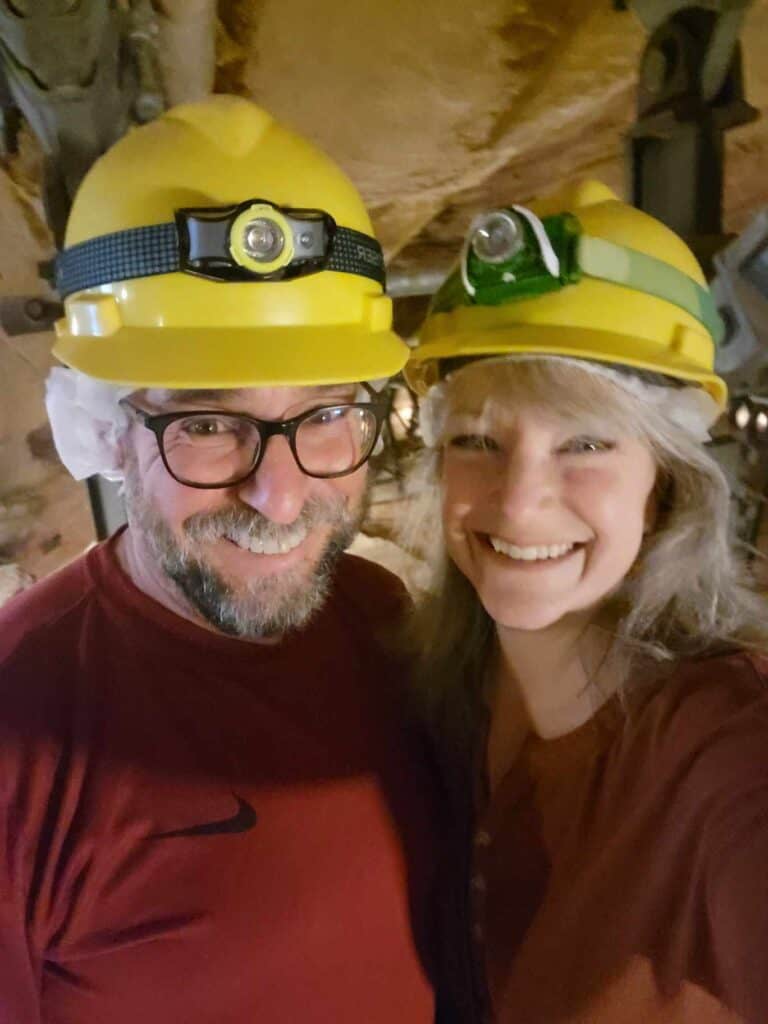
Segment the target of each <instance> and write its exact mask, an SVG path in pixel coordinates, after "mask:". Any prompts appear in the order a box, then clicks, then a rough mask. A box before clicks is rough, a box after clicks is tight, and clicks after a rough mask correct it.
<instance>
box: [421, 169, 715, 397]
mask: <svg viewBox="0 0 768 1024" xmlns="http://www.w3.org/2000/svg"><path fill="white" fill-rule="evenodd" d="M722 330H723V326H722V322H721V320H720V317H719V316H718V314H717V310H716V308H715V305H714V302H713V301H712V298H711V295H710V293H709V290H708V288H707V284H706V280H705V278H704V275H703V274H702V271H701V268H700V267H699V265H698V263H697V262H696V259H695V258H694V256H693V254H692V253H691V251H690V250H689V249H688V247H687V246H686V245H685V243H684V242H683V241H682V240H681V239H680V238H678V236H677V235H675V234H674V232H672V231H670V230H669V228H667V227H665V226H664V225H663V224H662V223H661V222H660V221H658V220H655V219H654V218H653V217H650V216H649V215H648V214H646V213H643V212H641V211H640V210H637V209H635V208H634V207H632V206H629V205H627V204H626V203H623V202H621V201H620V200H619V199H618V197H617V196H616V195H615V194H614V193H613V192H612V191H611V190H610V189H609V188H607V187H606V186H605V185H603V184H601V183H600V182H596V181H586V182H580V183H577V184H575V185H571V186H569V187H567V188H566V189H564V190H563V191H562V192H560V193H558V194H556V195H552V196H550V197H548V198H546V199H542V200H540V201H538V202H534V203H531V204H530V206H529V207H521V206H511V207H509V208H506V209H499V210H493V211H490V212H488V213H486V214H483V215H481V216H480V217H479V218H476V219H475V221H474V222H473V224H472V226H471V228H470V231H469V235H468V236H467V241H466V243H465V246H464V250H463V252H462V256H461V259H460V261H459V267H458V269H457V270H456V271H455V272H454V273H453V274H451V275H450V277H449V278H448V280H447V281H446V282H445V283H444V284H443V286H442V287H441V288H440V290H439V291H438V293H437V294H436V295H435V297H434V300H433V302H432V306H431V308H430V312H429V314H428V315H427V319H426V321H425V323H424V326H423V328H422V331H421V334H420V341H419V345H418V347H417V348H416V349H415V350H414V351H413V352H412V354H411V361H410V362H409V365H408V367H407V368H406V378H407V379H408V381H409V383H410V384H411V386H412V387H413V388H414V389H415V390H416V391H418V392H420V393H422V394H423V393H425V392H426V391H427V390H428V388H429V387H430V386H431V385H432V384H433V383H435V382H436V381H437V380H438V379H439V378H440V376H441V375H444V374H442V373H441V364H442V366H443V368H445V365H446V364H445V362H444V361H445V360H452V359H457V358H463V359H467V358H473V357H481V356H490V355H503V354H505V353H526V354H536V353H541V354H542V355H553V356H569V357H571V358H580V359H589V360H594V361H597V362H603V363H612V364H618V365H624V366H629V367H634V368H636V369H642V370H650V371H654V372H656V373H660V374H664V375H665V376H668V377H673V378H676V379H678V380H683V381H691V382H693V383H695V384H698V385H700V386H701V387H703V388H704V389H705V390H706V391H708V392H709V393H710V394H711V395H712V397H713V398H714V399H715V401H716V402H717V403H718V404H719V405H720V406H723V405H724V404H725V402H726V398H727V388H726V385H725V383H724V381H722V380H721V379H720V378H719V377H718V376H716V375H715V374H714V373H713V366H714V355H715V346H716V344H717V342H718V341H720V340H721V337H722Z"/></svg>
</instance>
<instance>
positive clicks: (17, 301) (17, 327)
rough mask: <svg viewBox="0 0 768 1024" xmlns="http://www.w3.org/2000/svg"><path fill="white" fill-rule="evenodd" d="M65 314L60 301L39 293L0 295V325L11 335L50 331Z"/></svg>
mask: <svg viewBox="0 0 768 1024" xmlns="http://www.w3.org/2000/svg"><path fill="white" fill-rule="evenodd" d="M63 315H64V307H63V306H62V304H61V303H60V302H52V301H51V300H50V299H45V298H41V297H40V296H38V295H3V296H2V297H0V327H2V329H3V330H4V331H5V333H6V334H7V335H9V336H10V337H14V336H15V335H19V334H37V333H38V332H39V331H50V330H51V328H52V327H53V325H54V324H55V323H56V321H57V320H58V319H59V318H60V317H62V316H63Z"/></svg>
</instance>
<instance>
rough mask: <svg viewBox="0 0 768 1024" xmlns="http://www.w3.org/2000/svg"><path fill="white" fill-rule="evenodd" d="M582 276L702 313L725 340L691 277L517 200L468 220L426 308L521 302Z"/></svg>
mask: <svg viewBox="0 0 768 1024" xmlns="http://www.w3.org/2000/svg"><path fill="white" fill-rule="evenodd" d="M583 277H592V278H597V279H599V280H602V281H609V282H611V283H612V284H618V285H623V286H624V287H626V288H631V289H633V290H635V291H640V292H645V293H646V294H648V295H654V296H655V297H656V298H659V299H664V300H666V301H667V302H671V303H673V304H674V305H676V306H679V307H680V308H681V309H684V310H685V311H686V312H687V313H690V314H691V316H693V317H695V318H696V319H697V320H699V321H700V322H701V324H702V325H703V326H704V327H705V328H706V330H707V331H708V332H709V334H710V335H711V336H712V338H713V339H714V341H715V344H719V343H720V342H721V341H722V338H723V335H724V326H723V322H722V320H721V319H720V316H719V315H718V312H717V309H716V307H715V304H714V301H713V299H712V296H711V295H710V293H709V291H708V290H707V289H706V288H703V287H702V286H701V285H700V284H699V283H698V282H697V281H694V280H693V278H691V277H688V275H687V274H684V273H682V271H680V270H678V269H677V268H676V267H673V266H670V264H668V263H664V262H663V261H662V260H658V259H656V258H654V257H653V256H648V255H647V254H646V253H642V252H638V251H637V250H636V249H630V248H628V247H627V246H623V245H616V244H615V243H614V242H609V241H607V240H605V239H603V238H597V237H594V236H590V235H587V234H585V233H584V232H583V230H582V227H581V223H580V221H579V219H578V217H576V216H575V215H574V214H572V213H560V214H557V215H555V216H552V217H543V218H541V219H540V218H539V217H537V216H536V214H534V213H533V212H532V211H531V210H528V209H526V208H525V207H522V206H511V207H508V208H505V209H499V210H491V211H489V212H487V213H483V214H481V215H480V216H479V217H477V218H476V219H475V220H474V221H473V222H472V224H471V226H470V229H469V233H468V234H467V238H466V241H465V243H464V248H463V250H462V254H461V259H460V261H459V267H458V269H457V270H456V271H454V273H452V274H451V275H450V276H449V277H448V279H447V280H446V281H445V283H444V284H443V285H442V287H441V288H440V290H439V291H438V292H437V294H436V295H435V298H434V300H433V303H432V308H431V312H432V313H447V312H450V310H452V309H455V308H456V307H457V306H471V305H480V306H498V305H502V304H505V303H508V302H519V301H522V300H524V299H531V298H535V297H537V296H539V295H544V294H545V293H547V292H553V291H558V290H560V289H561V288H565V287H567V286H568V285H572V284H577V283H578V282H579V281H580V280H581V279H582V278H583Z"/></svg>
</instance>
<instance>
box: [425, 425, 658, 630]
mask: <svg viewBox="0 0 768 1024" xmlns="http://www.w3.org/2000/svg"><path fill="white" fill-rule="evenodd" d="M590 421H591V425H590V427H589V429H586V427H585V426H584V424H580V423H579V421H578V420H574V419H573V418H568V419H565V418H562V417H559V416H558V415H557V414H556V413H555V412H553V411H552V410H551V409H544V408H541V407H540V406H524V407H521V408H519V409H517V410H506V411H505V412H504V415H503V416H500V415H494V414H493V413H492V412H491V413H487V414H486V415H485V416H484V417H482V418H480V417H477V416H471V415H465V414H458V413H455V414H452V415H450V416H449V417H448V421H447V424H446V430H445V432H444V434H443V437H444V441H443V446H442V447H443V484H444V499H443V522H444V527H445V536H446V542H447V546H448V551H449V553H450V555H451V557H452V558H453V560H454V562H455V563H456V565H457V566H458V567H459V569H460V570H461V571H462V573H464V575H465V576H466V577H467V579H468V580H469V581H470V582H471V583H472V585H473V586H474V588H475V590H476V592H477V595H478V597H479V598H480V600H481V602H482V603H483V605H484V607H485V609H486V611H487V612H488V614H489V615H490V616H491V618H492V619H494V621H495V622H496V623H497V624H498V625H500V626H504V627H508V628H511V629H524V630H538V629H545V628H546V627H548V626H551V625H553V624H554V623H556V622H558V621H559V620H560V619H562V618H563V617H564V616H566V615H569V614H570V613H574V612H583V611H584V610H586V609H596V608H597V607H599V605H600V603H601V602H602V601H603V599H604V598H605V597H606V596H608V595H609V594H610V593H611V592H612V591H613V590H614V589H615V588H616V587H617V586H618V584H619V583H621V581H622V580H623V579H624V577H625V576H626V574H627V573H628V572H629V570H630V568H631V567H632V564H633V563H634V561H635V559H636V558H637V555H638V551H639V549H640V545H641V543H642V539H643V534H644V533H645V532H647V530H648V529H649V528H650V526H651V525H652V521H653V514H654V508H653V504H654V502H653V491H654V484H655V481H656V466H655V463H654V460H653V457H652V455H651V453H650V451H649V450H648V448H647V447H646V446H645V445H644V444H643V443H642V442H641V441H640V440H638V439H637V438H635V437H630V436H622V435H620V434H618V433H617V432H615V431H612V430H609V429H607V428H606V429H604V430H603V429H601V430H600V431H599V432H597V433H596V432H595V429H594V417H590ZM480 424H482V426H481V425H480Z"/></svg>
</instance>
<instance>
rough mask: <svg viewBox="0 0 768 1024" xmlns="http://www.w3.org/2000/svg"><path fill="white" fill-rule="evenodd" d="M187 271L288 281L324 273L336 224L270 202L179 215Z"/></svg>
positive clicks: (223, 278) (317, 212) (221, 277)
mask: <svg viewBox="0 0 768 1024" xmlns="http://www.w3.org/2000/svg"><path fill="white" fill-rule="evenodd" d="M176 226H177V230H178V233H179V243H180V245H179V249H180V256H181V264H182V265H181V269H182V270H186V271H187V272H188V273H193V274H199V275H200V276H202V277H208V278H211V279H213V280H216V281H251V280H253V279H254V278H263V279H265V280H270V281H283V280H286V279H289V278H293V277H301V276H303V275H305V274H312V273H315V272H317V271H318V270H322V269H323V266H324V265H325V263H326V261H327V259H328V255H329V251H330V246H331V242H332V240H333V238H334V236H335V234H336V231H337V228H336V222H335V220H334V219H333V217H331V216H330V214H327V213H324V212H323V211H322V210H294V209H291V208H289V207H279V206H277V205H275V204H274V203H268V202H266V201H265V200H252V201H250V202H247V203H240V204H238V205H237V206H231V207H218V208H217V207H202V208H189V209H182V210H177V211H176Z"/></svg>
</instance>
